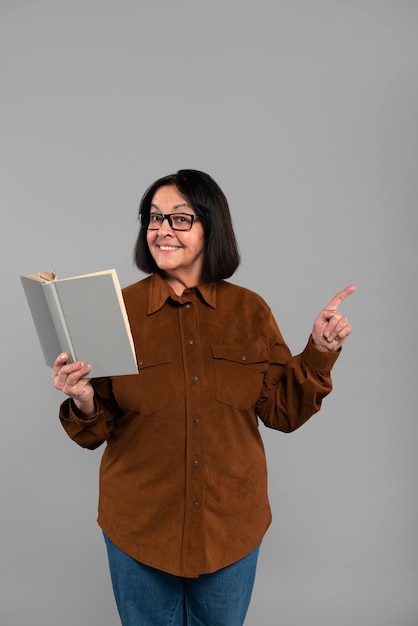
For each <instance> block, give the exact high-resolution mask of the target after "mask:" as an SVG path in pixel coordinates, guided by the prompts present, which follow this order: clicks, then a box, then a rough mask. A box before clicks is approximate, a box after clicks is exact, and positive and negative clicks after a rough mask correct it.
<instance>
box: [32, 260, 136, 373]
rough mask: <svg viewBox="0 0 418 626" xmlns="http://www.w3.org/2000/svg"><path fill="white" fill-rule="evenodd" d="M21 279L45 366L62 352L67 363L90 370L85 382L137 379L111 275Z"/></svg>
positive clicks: (41, 275)
mask: <svg viewBox="0 0 418 626" xmlns="http://www.w3.org/2000/svg"><path fill="white" fill-rule="evenodd" d="M20 278H21V281H22V285H23V289H24V291H25V295H26V299H27V301H28V305H29V308H30V311H31V314H32V318H33V321H34V324H35V328H36V331H37V333H38V337H39V342H40V344H41V348H42V351H43V354H44V358H45V362H46V364H47V365H49V366H50V367H52V366H53V364H54V361H55V359H56V358H57V356H58V355H59V354H60V353H61V352H67V353H68V354H69V355H70V359H69V360H70V361H78V360H80V361H84V363H89V364H90V365H91V371H90V372H89V374H88V376H89V378H90V377H91V378H97V377H99V376H119V375H125V374H137V373H138V367H137V362H136V356H135V348H134V343H133V339H132V334H131V329H130V326H129V320H128V316H127V313H126V309H125V303H124V301H123V297H122V292H121V288H120V284H119V280H118V277H117V274H116V271H115V270H114V269H111V270H105V271H103V272H95V273H93V274H85V275H83V276H73V277H71V278H64V279H61V280H58V279H57V277H56V273H55V271H54V270H51V271H50V272H48V271H43V272H39V274H37V275H35V274H29V275H28V276H21V277H20Z"/></svg>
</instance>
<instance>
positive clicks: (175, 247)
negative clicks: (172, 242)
mask: <svg viewBox="0 0 418 626" xmlns="http://www.w3.org/2000/svg"><path fill="white" fill-rule="evenodd" d="M160 249H161V250H177V246H160Z"/></svg>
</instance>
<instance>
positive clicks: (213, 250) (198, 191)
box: [134, 169, 240, 283]
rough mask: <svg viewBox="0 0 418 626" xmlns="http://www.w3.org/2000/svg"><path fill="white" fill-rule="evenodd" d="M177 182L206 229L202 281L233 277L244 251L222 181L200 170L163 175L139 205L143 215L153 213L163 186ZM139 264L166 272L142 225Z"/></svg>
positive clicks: (137, 250)
mask: <svg viewBox="0 0 418 626" xmlns="http://www.w3.org/2000/svg"><path fill="white" fill-rule="evenodd" d="M170 185H173V186H175V187H177V189H178V190H179V192H180V193H181V195H182V196H184V197H185V198H186V200H187V202H189V204H190V206H191V207H192V209H194V210H195V211H196V213H197V214H198V215H199V216H200V220H199V221H201V222H202V225H203V230H204V233H205V249H204V261H203V270H202V282H203V283H209V282H216V281H218V280H224V279H225V278H229V277H230V276H232V274H233V273H234V272H235V270H236V269H237V267H238V265H239V263H240V254H239V250H238V245H237V241H236V238H235V233H234V229H233V227H232V219H231V213H230V210H229V205H228V201H227V199H226V197H225V194H224V193H223V191H222V189H221V188H220V187H219V185H218V184H217V183H216V182H215V181H214V180H213V178H211V177H210V176H209V175H208V174H205V173H204V172H200V171H199V170H189V169H187V170H179V171H178V172H177V173H176V174H169V175H168V176H164V177H163V178H159V179H158V180H157V181H155V183H153V184H152V185H150V187H148V189H147V190H146V192H145V193H144V195H143V197H142V200H141V203H140V205H139V218H141V215H149V213H150V207H151V202H152V199H153V197H154V194H155V193H156V191H157V189H159V188H160V187H165V186H170ZM134 261H135V265H136V266H137V267H138V269H140V270H141V271H143V272H145V273H146V274H153V273H162V272H161V270H160V269H159V267H158V266H157V264H156V263H155V261H154V259H153V257H152V255H151V252H150V250H149V248H148V243H147V231H146V229H144V228H143V227H142V226H141V227H140V230H139V234H138V238H137V240H136V244H135V249H134Z"/></svg>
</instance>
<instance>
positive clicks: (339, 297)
mask: <svg viewBox="0 0 418 626" xmlns="http://www.w3.org/2000/svg"><path fill="white" fill-rule="evenodd" d="M356 289H357V288H356V286H355V285H349V286H348V287H346V288H345V289H343V290H342V291H339V292H338V293H337V294H336V295H335V296H334V297H333V298H332V300H331V301H330V302H329V303H328V304H327V306H326V307H325V309H324V311H331V312H332V311H334V312H335V311H336V310H337V309H338V307H339V306H340V304H341V302H343V300H345V299H346V298H347V297H348V296H350V295H351V294H352V293H354V291H355V290H356Z"/></svg>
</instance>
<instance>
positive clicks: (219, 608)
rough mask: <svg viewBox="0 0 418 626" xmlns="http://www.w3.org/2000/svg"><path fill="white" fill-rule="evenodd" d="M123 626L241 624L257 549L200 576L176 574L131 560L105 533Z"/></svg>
mask: <svg viewBox="0 0 418 626" xmlns="http://www.w3.org/2000/svg"><path fill="white" fill-rule="evenodd" d="M104 538H105V542H106V547H107V553H108V557H109V566H110V574H111V579H112V585H113V591H114V594H115V599H116V605H117V608H118V611H119V615H120V618H121V622H122V626H242V624H243V623H244V619H245V615H246V613H247V609H248V605H249V603H250V599H251V593H252V590H253V585H254V578H255V572H256V567H257V557H258V552H259V547H258V548H256V549H255V550H254V551H253V552H251V553H250V554H249V555H248V556H246V557H245V558H243V559H241V560H240V561H238V562H237V563H233V564H232V565H229V566H228V567H225V568H223V569H221V570H219V571H217V572H214V573H213V574H203V575H202V576H199V578H182V577H181V576H173V575H172V574H167V573H165V572H162V571H160V570H157V569H154V568H153V567H149V566H147V565H143V564H142V563H139V562H138V561H136V560H135V559H133V558H131V557H130V556H128V555H127V554H125V553H124V552H122V551H121V550H119V548H117V547H116V546H115V544H114V543H112V542H111V541H110V539H109V537H107V536H106V535H104Z"/></svg>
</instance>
